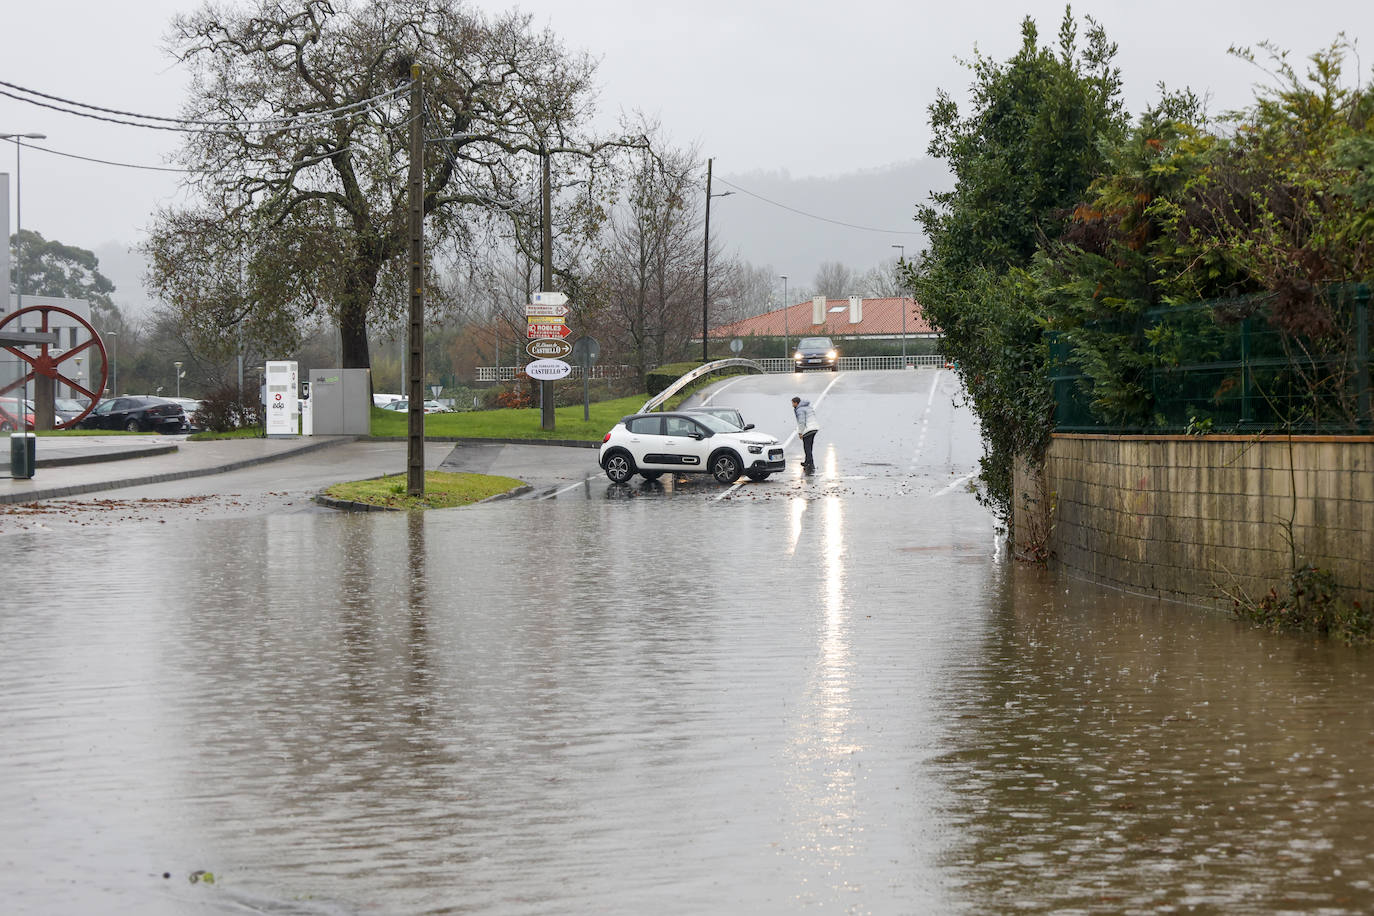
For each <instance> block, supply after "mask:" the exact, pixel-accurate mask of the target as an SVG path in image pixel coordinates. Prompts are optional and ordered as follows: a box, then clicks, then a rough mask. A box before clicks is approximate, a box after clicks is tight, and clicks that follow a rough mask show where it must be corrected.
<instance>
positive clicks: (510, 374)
mask: <svg viewBox="0 0 1374 916" xmlns="http://www.w3.org/2000/svg"><path fill="white" fill-rule="evenodd" d="M638 372H639V370H638V369H636V368H635V367H634V366H592V371H591V374H590V375H589V376H588V378H625V377H626V376H627V375H635V374H636V373H638ZM524 374H525V367H524V366H478V367H477V376H476V381H479V382H513V381H515V380H516V379H517V378H519V377H520V376H522V375H524ZM568 378H572V379H580V378H582V367H581V366H579V365H576V364H574V365H573V367H572V374H571V375H569V376H568Z"/></svg>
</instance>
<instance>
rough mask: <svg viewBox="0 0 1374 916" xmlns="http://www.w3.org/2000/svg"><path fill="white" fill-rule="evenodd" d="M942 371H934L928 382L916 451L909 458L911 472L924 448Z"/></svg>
mask: <svg viewBox="0 0 1374 916" xmlns="http://www.w3.org/2000/svg"><path fill="white" fill-rule="evenodd" d="M942 371H944V370H942V369H936V370H935V377H934V378H933V379H931V380H930V396H929V397H927V398H926V406H925V410H923V411H921V435H920V438H918V439H917V440H916V451H915V452H914V453H913V454H912V456H911V465H910V467H911V468H912V470H915V469H916V467H917V462H919V461H920V460H921V452H923V451H925V448H926V432H927V431H928V430H929V429H930V408H931V405H933V404H934V403H935V391H936V389H937V388H938V387H939V386H940V373H941V372H942Z"/></svg>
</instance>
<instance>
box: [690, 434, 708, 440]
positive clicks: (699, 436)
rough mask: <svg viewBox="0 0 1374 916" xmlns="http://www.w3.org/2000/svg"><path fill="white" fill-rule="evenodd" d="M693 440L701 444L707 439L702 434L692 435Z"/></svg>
mask: <svg viewBox="0 0 1374 916" xmlns="http://www.w3.org/2000/svg"><path fill="white" fill-rule="evenodd" d="M692 438H693V439H695V440H697V441H698V442H700V441H701V440H702V439H705V438H706V437H705V436H703V435H702V434H701V433H692Z"/></svg>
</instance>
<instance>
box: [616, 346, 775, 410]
mask: <svg viewBox="0 0 1374 916" xmlns="http://www.w3.org/2000/svg"><path fill="white" fill-rule="evenodd" d="M733 368H739V369H753V370H754V371H755V372H758V373H760V374H762V373H763V367H762V366H760V365H759V364H758V363H757V362H755V361H754V360H752V359H737V358H731V359H717V360H714V361H712V362H709V363H704V364H702V365H700V366H697V367H696V368H695V369H693V370H692V371H691V372H688V373H687V374H686V375H684V376H682V377H681V378H679V379H678V380H677V381H676V382H673V383H672V384H671V385H669V386H668V387H667V388H664V389H663V390H662V391H660V392H659V393H658V394H656V395H654V396H653V397H651V398H649V400H647V401H645V402H644V406H643V407H641V408H639V412H640V413H648V412H649V411H651V410H653V409H654V408H655V407H657V406H658V405H659V404H662V403H663V402H664V401H666V400H668V399H669V398H670V397H672V396H673V395H675V394H677V393H678V392H679V391H681V390H682V389H683V388H685V387H686V386H687V385H690V384H691V383H692V382H695V381H696V380H697V379H699V378H701V377H702V376H703V375H709V374H710V373H712V372H715V371H716V370H717V369H733Z"/></svg>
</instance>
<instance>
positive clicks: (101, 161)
mask: <svg viewBox="0 0 1374 916" xmlns="http://www.w3.org/2000/svg"><path fill="white" fill-rule="evenodd" d="M24 149H31V150H37V151H38V152H41V153H50V154H52V155H54V156H62V157H64V158H67V159H80V160H81V161H82V162H94V163H96V164H97V165H112V166H115V167H116V168H121V169H143V170H145V171H149V172H177V173H179V174H182V175H195V174H199V173H201V172H204V171H205V169H177V168H172V167H171V166H164V165H138V164H136V163H133V162H114V161H112V160H110V159H95V158H93V157H91V156H78V155H77V154H76V153H64V152H62V151H61V150H56V149H51V148H49V147H46V146H36V145H34V144H32V143H25V144H24ZM352 149H353V147H351V146H345V147H343V148H342V149H335V150H328V151H327V152H324V153H321V154H319V155H318V156H312V157H311V158H309V159H304V160H302V161H301V162H298V163H291V165H294V166H298V167H301V168H304V167H305V166H308V165H314V164H315V163H317V162H323V161H324V160H326V159H328V158H329V157H330V156H335V155H338V154H339V153H346V152H349V151H350V150H352Z"/></svg>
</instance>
